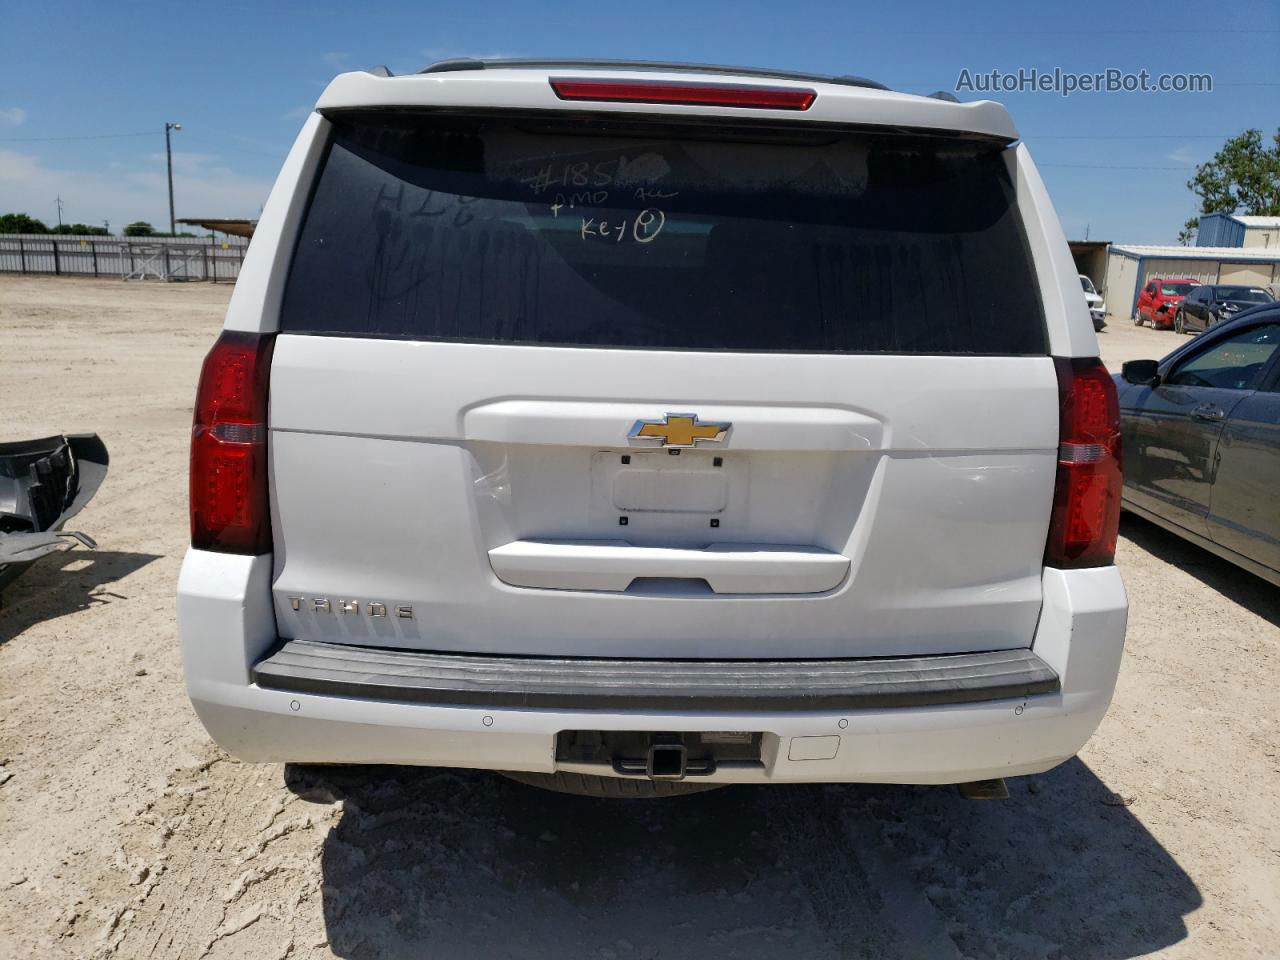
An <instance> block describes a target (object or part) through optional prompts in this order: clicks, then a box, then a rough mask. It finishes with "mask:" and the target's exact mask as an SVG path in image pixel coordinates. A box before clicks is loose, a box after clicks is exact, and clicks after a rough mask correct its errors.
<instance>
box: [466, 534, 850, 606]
mask: <svg viewBox="0 0 1280 960" xmlns="http://www.w3.org/2000/svg"><path fill="white" fill-rule="evenodd" d="M489 563H490V565H491V566H492V567H493V572H494V573H496V574H497V575H498V577H499V579H501V580H502V581H503V582H504V583H508V584H511V585H512V586H515V587H542V588H547V589H553V590H607V591H611V592H615V593H617V592H621V591H623V590H626V589H627V588H628V587H630V586H631V584H632V581H634V580H635V579H636V578H637V577H660V578H666V579H677V580H678V579H684V580H705V581H706V582H707V585H708V586H709V587H710V588H711V590H712V591H713V592H714V593H720V594H735V593H738V594H741V593H752V594H761V593H764V594H796V593H822V592H823V591H825V590H831V589H833V588H834V587H836V586H837V585H839V583H840V581H841V580H843V579H844V577H845V574H846V573H848V572H849V560H848V558H847V557H842V556H840V554H838V553H830V552H828V551H826V550H819V549H816V548H813V547H807V548H806V547H777V546H771V545H768V544H758V543H717V544H713V545H711V546H709V547H707V548H706V549H704V550H681V549H676V548H672V547H637V546H633V545H632V544H630V543H627V542H626V541H594V542H592V541H581V542H563V541H538V540H516V541H513V542H512V543H508V544H504V545H503V546H501V547H495V548H494V549H492V550H490V551H489Z"/></svg>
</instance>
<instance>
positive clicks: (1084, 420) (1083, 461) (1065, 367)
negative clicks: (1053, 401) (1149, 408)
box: [1044, 358, 1121, 569]
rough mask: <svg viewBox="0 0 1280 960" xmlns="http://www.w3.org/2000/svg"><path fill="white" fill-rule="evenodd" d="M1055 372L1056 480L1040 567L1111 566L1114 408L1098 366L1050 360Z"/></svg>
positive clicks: (1116, 497)
mask: <svg viewBox="0 0 1280 960" xmlns="http://www.w3.org/2000/svg"><path fill="white" fill-rule="evenodd" d="M1054 365H1055V366H1056V368H1057V372H1058V402H1059V410H1060V413H1059V427H1058V478H1057V484H1056V486H1055V487H1054V491H1053V515H1052V518H1051V519H1050V521H1049V541H1048V543H1047V544H1046V546H1045V551H1044V562H1045V565H1046V566H1050V567H1060V568H1064V569H1069V568H1072V567H1102V566H1107V565H1108V564H1110V563H1112V562H1114V560H1115V555H1116V536H1117V534H1118V533H1119V529H1120V485H1121V473H1120V465H1121V451H1120V404H1119V401H1118V400H1117V398H1116V385H1115V383H1114V382H1113V381H1112V379H1111V375H1110V374H1109V373H1107V369H1106V367H1104V366H1103V365H1102V361H1101V360H1098V359H1097V358H1091V359H1063V358H1057V359H1055V360H1054Z"/></svg>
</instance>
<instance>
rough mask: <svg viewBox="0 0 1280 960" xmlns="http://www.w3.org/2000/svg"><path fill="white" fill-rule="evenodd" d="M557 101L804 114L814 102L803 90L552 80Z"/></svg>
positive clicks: (667, 82)
mask: <svg viewBox="0 0 1280 960" xmlns="http://www.w3.org/2000/svg"><path fill="white" fill-rule="evenodd" d="M551 89H552V90H554V91H555V92H556V96H557V97H559V98H560V99H561V100H600V101H609V102H612V103H671V104H685V105H689V106H698V107H749V108H755V109H760V110H808V109H809V107H811V106H812V105H813V101H814V100H816V99H817V98H818V94H817V92H816V91H814V90H807V89H805V88H803V87H763V86H754V85H747V84H730V83H685V82H682V81H675V80H581V79H573V78H568V77H552V78H551Z"/></svg>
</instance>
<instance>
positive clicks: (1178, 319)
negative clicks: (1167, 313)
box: [1173, 310, 1187, 336]
mask: <svg viewBox="0 0 1280 960" xmlns="http://www.w3.org/2000/svg"><path fill="white" fill-rule="evenodd" d="M1173 332H1174V333H1176V334H1178V335H1179V336H1181V335H1183V334H1185V333H1186V332H1187V318H1186V317H1184V316H1183V315H1182V311H1181V310H1179V311H1178V312H1177V313H1175V314H1174V315H1173Z"/></svg>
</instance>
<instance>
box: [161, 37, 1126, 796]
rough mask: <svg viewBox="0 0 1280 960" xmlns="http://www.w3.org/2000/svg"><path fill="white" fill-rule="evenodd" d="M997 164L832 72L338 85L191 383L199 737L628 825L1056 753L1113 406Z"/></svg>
mask: <svg viewBox="0 0 1280 960" xmlns="http://www.w3.org/2000/svg"><path fill="white" fill-rule="evenodd" d="M1017 141H1018V133H1017V131H1016V130H1015V128H1014V126H1013V123H1012V122H1011V121H1010V119H1009V117H1008V115H1007V114H1006V112H1005V110H1004V109H1003V108H1002V107H1001V106H999V105H998V104H995V103H991V102H986V101H982V102H974V103H963V104H962V103H956V102H952V101H949V100H948V99H944V98H941V97H938V98H931V97H919V96H911V95H907V94H902V93H894V92H890V91H888V90H885V89H883V88H881V87H879V85H877V84H873V83H871V82H869V81H864V80H859V79H856V78H820V77H812V76H804V75H795V74H778V73H770V72H764V71H752V70H740V69H732V68H727V67H698V66H681V65H660V64H640V63H637V64H631V63H602V62H581V61H579V62H545V61H543V62H531V61H519V62H511V61H507V62H492V61H489V62H479V61H460V62H459V61H453V62H448V63H445V64H441V65H437V66H435V67H432V68H428V69H427V70H425V71H423V72H422V73H420V74H417V75H413V76H391V75H389V74H387V72H386V71H385V70H382V69H379V70H377V71H375V72H367V73H347V74H343V75H341V76H339V77H337V78H336V79H335V80H334V81H333V82H332V83H331V84H330V85H329V87H328V89H327V90H326V91H325V92H324V94H323V96H322V97H321V98H320V101H319V103H318V105H317V107H316V111H315V112H314V113H313V114H312V115H311V116H310V118H309V119H308V120H307V121H306V123H305V125H304V126H303V129H302V132H301V133H300V134H299V135H298V139H297V141H296V143H295V144H294V146H293V149H292V151H291V152H290V153H289V156H288V159H287V160H286V161H285V164H284V168H283V170H282V171H281V173H280V176H279V179H278V180H277V181H276V184H275V187H274V189H273V190H272V193H271V196H270V199H269V201H268V203H267V205H266V207H265V209H264V210H263V212H262V217H261V220H260V222H259V224H258V228H257V233H256V235H255V236H254V239H253V243H252V245H251V246H250V248H249V251H248V253H247V255H246V258H245V261H244V269H243V272H242V273H241V275H240V279H239V281H238V283H237V285H236V288H235V293H234V295H233V297H232V299H231V303H230V306H229V308H228V311H227V318H226V326H225V330H224V332H223V333H222V335H221V337H220V338H219V340H218V341H217V343H216V344H215V345H214V347H213V349H212V351H211V352H210V353H209V355H208V358H207V359H206V361H205V365H204V369H203V372H202V374H201V379H200V386H199V390H198V396H197V401H196V413H195V426H194V436H193V442H192V459H191V496H192V503H191V517H192V544H191V549H190V551H189V552H188V553H187V556H186V559H185V561H184V564H183V567H182V573H181V577H180V580H179V583H178V619H179V628H180V633H181V642H182V651H183V659H184V666H185V672H186V680H187V689H188V691H189V694H190V697H191V700H192V703H193V704H194V706H195V709H196V712H197V713H198V714H199V716H200V719H201V720H202V721H203V722H204V725H205V726H206V728H207V729H208V731H209V733H210V734H211V735H212V737H213V738H214V739H215V740H216V741H217V742H218V743H219V744H220V745H221V746H222V747H224V748H225V749H226V750H228V751H229V752H230V753H232V754H234V755H236V756H237V757H240V758H242V759H244V760H248V761H294V762H302V763H313V762H314V763H395V764H428V765H437V766H446V767H471V768H485V769H490V770H497V771H504V772H508V773H512V774H515V775H517V776H519V777H522V778H524V779H526V780H532V781H534V782H538V783H542V784H545V785H548V786H553V787H558V788H562V789H570V790H582V791H589V792H598V793H605V794H614V795H627V796H630V795H655V794H664V793H672V792H683V791H689V790H696V789H700V788H705V787H707V786H713V785H719V784H729V783H795V782H814V781H819V782H822V781H826V782H856V781H878V782H893V783H921V784H949V783H960V784H969V783H972V782H975V781H985V780H994V779H998V778H1002V777H1006V776H1010V775H1017V774H1030V773H1036V772H1039V771H1043V770H1047V769H1049V768H1051V767H1053V766H1054V765H1055V764H1059V763H1061V762H1062V761H1064V760H1066V759H1067V758H1069V757H1071V756H1073V755H1074V754H1075V753H1076V752H1077V751H1078V750H1079V749H1080V747H1081V746H1082V745H1083V744H1084V743H1085V741H1086V740H1087V739H1088V738H1089V736H1090V735H1091V734H1092V732H1093V730H1094V729H1095V728H1096V727H1097V725H1098V723H1099V721H1100V720H1101V719H1102V717H1103V714H1104V713H1105V712H1106V709H1107V706H1108V703H1109V702H1110V699H1111V695H1112V690H1113V687H1114V685H1115V682H1116V674H1117V670H1118V668H1119V664H1120V656H1121V649H1122V646H1123V642H1124V630H1125V618H1126V611H1127V605H1126V600H1125V593H1124V588H1123V586H1122V585H1121V581H1120V575H1119V573H1118V572H1117V570H1116V567H1115V566H1114V563H1113V556H1114V551H1115V544H1116V531H1117V523H1118V514H1119V507H1120V451H1119V422H1118V411H1117V407H1116V397H1115V388H1114V386H1113V384H1112V381H1111V377H1110V376H1109V375H1108V374H1107V372H1106V371H1105V370H1104V369H1103V367H1102V364H1101V363H1100V362H1099V360H1098V359H1097V357H1098V346H1097V341H1096V339H1095V337H1094V331H1093V329H1092V327H1091V325H1090V322H1089V314H1088V312H1087V311H1086V310H1085V308H1084V302H1083V300H1082V299H1081V297H1080V292H1079V280H1078V279H1077V274H1076V273H1073V272H1072V271H1073V269H1074V268H1073V264H1072V260H1071V256H1070V253H1069V251H1068V249H1067V243H1066V240H1065V238H1064V237H1063V234H1062V231H1061V229H1060V227H1059V224H1058V220H1057V217H1056V216H1055V214H1054V211H1053V208H1052V206H1051V204H1050V202H1049V198H1048V197H1047V196H1046V194H1045V189H1044V185H1043V184H1042V182H1041V180H1040V177H1039V175H1038V174H1037V172H1036V168H1035V166H1034V164H1033V163H1032V161H1031V158H1030V156H1029V155H1028V153H1027V150H1026V148H1025V146H1022V145H1021V144H1019V143H1018V142H1017ZM998 786H999V785H996V786H995V787H994V788H993V789H998Z"/></svg>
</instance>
